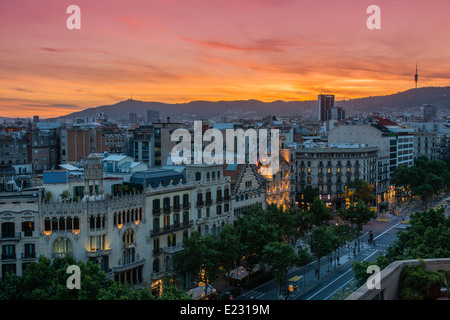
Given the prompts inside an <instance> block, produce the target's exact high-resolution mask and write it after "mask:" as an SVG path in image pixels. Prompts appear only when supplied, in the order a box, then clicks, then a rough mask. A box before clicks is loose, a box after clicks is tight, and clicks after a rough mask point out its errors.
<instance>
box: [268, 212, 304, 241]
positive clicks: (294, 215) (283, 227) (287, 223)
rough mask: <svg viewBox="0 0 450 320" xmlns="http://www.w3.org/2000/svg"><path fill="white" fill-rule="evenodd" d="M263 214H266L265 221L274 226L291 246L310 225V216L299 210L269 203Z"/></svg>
mask: <svg viewBox="0 0 450 320" xmlns="http://www.w3.org/2000/svg"><path fill="white" fill-rule="evenodd" d="M264 214H265V215H266V216H267V223H269V224H271V225H274V226H276V228H277V230H278V233H279V234H280V236H281V237H282V239H283V241H284V242H286V243H290V244H291V245H293V246H294V245H295V243H296V242H297V240H298V239H299V238H301V237H303V236H304V235H305V233H306V232H307V231H308V229H309V228H310V227H311V221H310V216H309V215H308V214H307V213H306V212H304V211H301V210H296V209H293V208H290V209H288V210H283V208H282V207H278V206H276V205H274V204H270V205H269V206H268V207H267V209H266V211H264Z"/></svg>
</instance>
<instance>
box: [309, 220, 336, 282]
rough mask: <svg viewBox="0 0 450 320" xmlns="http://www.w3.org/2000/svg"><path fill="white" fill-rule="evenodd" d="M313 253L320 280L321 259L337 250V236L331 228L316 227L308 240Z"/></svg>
mask: <svg viewBox="0 0 450 320" xmlns="http://www.w3.org/2000/svg"><path fill="white" fill-rule="evenodd" d="M307 242H308V245H309V247H310V250H311V253H312V254H313V256H314V257H315V258H316V259H317V269H318V271H317V278H318V279H320V259H321V258H322V257H325V256H327V255H329V254H331V253H332V252H333V250H334V248H335V243H336V236H335V235H334V234H333V232H332V231H331V229H330V227H328V226H325V225H322V226H320V227H315V228H313V229H312V231H311V235H309V236H308V238H307Z"/></svg>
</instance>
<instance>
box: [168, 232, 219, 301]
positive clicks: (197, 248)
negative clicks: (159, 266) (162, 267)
mask: <svg viewBox="0 0 450 320" xmlns="http://www.w3.org/2000/svg"><path fill="white" fill-rule="evenodd" d="M183 245H184V250H183V251H180V252H179V253H177V254H176V255H175V256H174V258H173V260H174V262H173V266H174V269H175V271H176V273H179V274H187V275H189V276H191V277H192V279H196V280H198V281H199V282H203V283H204V284H205V297H206V296H207V290H208V287H209V285H210V284H212V283H213V282H214V281H215V280H216V279H217V278H218V277H219V275H221V274H222V269H221V266H220V254H221V253H220V251H219V248H220V239H219V237H217V236H213V235H210V234H208V235H206V236H204V237H200V234H199V233H198V231H194V232H192V233H191V236H190V237H189V238H188V239H184V241H183ZM187 282H188V281H186V283H187Z"/></svg>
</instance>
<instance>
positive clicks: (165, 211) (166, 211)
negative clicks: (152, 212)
mask: <svg viewBox="0 0 450 320" xmlns="http://www.w3.org/2000/svg"><path fill="white" fill-rule="evenodd" d="M171 211H172V206H168V207H165V208H163V213H170V212H171Z"/></svg>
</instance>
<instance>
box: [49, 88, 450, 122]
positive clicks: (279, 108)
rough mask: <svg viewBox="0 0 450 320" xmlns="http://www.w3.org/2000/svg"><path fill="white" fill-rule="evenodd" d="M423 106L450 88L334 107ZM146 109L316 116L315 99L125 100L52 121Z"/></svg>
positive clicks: (196, 114)
mask: <svg viewBox="0 0 450 320" xmlns="http://www.w3.org/2000/svg"><path fill="white" fill-rule="evenodd" d="M424 104H431V105H434V106H436V107H437V108H438V109H440V108H441V109H442V108H443V109H447V110H448V109H450V86H446V87H422V88H417V89H416V88H414V89H409V90H406V91H402V92H398V93H395V94H390V95H385V96H370V97H363V98H355V99H348V100H336V102H335V105H336V106H340V107H343V108H344V109H345V110H346V111H347V114H348V113H349V112H374V111H375V112H385V111H401V112H405V111H406V110H407V109H417V108H420V107H422V106H423V105H424ZM147 110H158V111H159V112H160V117H161V119H166V118H167V117H170V118H171V120H198V119H209V118H214V117H218V116H220V115H231V116H233V115H234V116H237V117H241V118H249V117H251V118H254V117H262V116H264V115H267V114H272V115H296V114H302V115H310V116H313V115H314V114H316V113H317V100H305V101H283V100H276V101H272V102H263V101H260V100H257V99H249V100H232V101H225V100H219V101H206V100H194V101H190V102H183V103H164V102H157V101H140V100H134V99H128V100H124V101H120V102H118V103H115V104H111V105H102V106H97V107H91V108H87V109H84V110H81V111H77V112H73V113H70V114H67V115H64V116H60V117H56V118H52V119H49V120H57V119H70V118H76V117H80V118H85V117H87V116H95V115H96V114H99V113H104V114H106V115H108V118H112V119H117V118H124V117H128V115H129V113H131V112H134V113H136V114H138V115H141V116H144V117H145V112H146V111H147Z"/></svg>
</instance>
